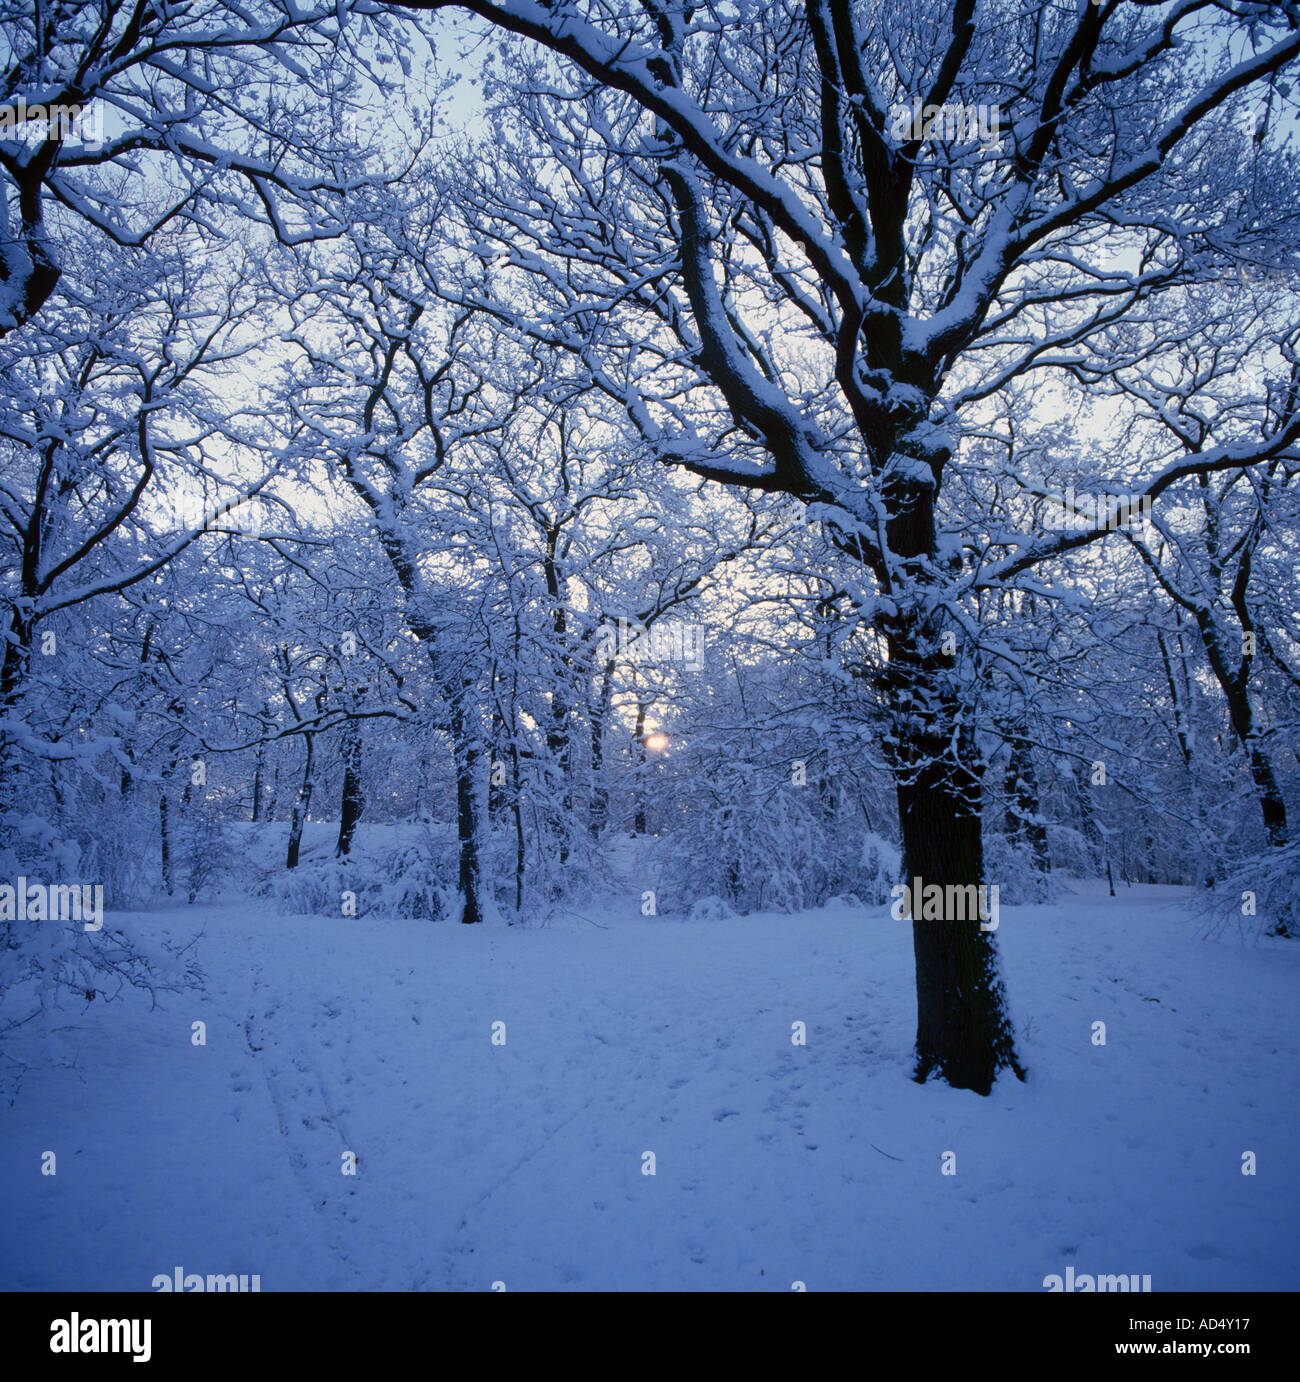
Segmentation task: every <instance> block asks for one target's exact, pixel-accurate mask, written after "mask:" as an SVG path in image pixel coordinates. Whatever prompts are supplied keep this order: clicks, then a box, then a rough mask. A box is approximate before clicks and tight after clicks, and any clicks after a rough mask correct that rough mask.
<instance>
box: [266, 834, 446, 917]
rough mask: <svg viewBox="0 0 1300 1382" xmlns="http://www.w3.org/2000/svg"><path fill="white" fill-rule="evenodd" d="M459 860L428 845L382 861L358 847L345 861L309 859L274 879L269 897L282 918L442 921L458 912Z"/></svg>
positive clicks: (396, 850) (394, 853)
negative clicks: (313, 917)
mask: <svg viewBox="0 0 1300 1382" xmlns="http://www.w3.org/2000/svg"><path fill="white" fill-rule="evenodd" d="M454 869H455V858H454V856H453V857H451V858H450V859H448V858H447V857H446V850H445V849H439V848H437V847H431V846H430V845H428V844H424V843H420V844H406V845H399V846H397V847H395V848H393V849H391V850H388V851H385V852H383V853H382V854H380V855H379V856H378V857H367V856H365V855H362V854H361V853H360V852H359V851H357V850H356V849H355V848H354V850H353V852H352V854H351V855H350V856H348V857H347V858H343V859H338V858H335V857H334V856H333V855H328V856H324V857H320V856H317V857H312V856H306V857H304V858H303V859H302V861H301V862H300V863H299V865H298V867H297V868H296V869H288V870H281V871H278V872H277V873H276V874H274V875H273V876H272V878H271V881H270V883H269V885H268V892H269V894H270V896H271V898H272V899H273V900H274V902H275V904H276V907H277V910H278V911H280V912H281V913H282V914H284V915H290V916H292V915H307V916H326V917H337V916H357V917H373V918H383V919H386V920H393V919H397V918H412V919H416V920H425V921H443V920H447V919H449V918H451V917H452V916H453V914H454V913H455V911H456V888H455V873H454Z"/></svg>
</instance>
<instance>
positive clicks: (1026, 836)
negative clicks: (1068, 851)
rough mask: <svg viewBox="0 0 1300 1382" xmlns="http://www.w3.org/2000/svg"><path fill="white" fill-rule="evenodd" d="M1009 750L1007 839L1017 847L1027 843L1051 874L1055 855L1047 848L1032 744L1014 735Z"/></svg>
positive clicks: (1038, 864) (1037, 863)
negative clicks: (1052, 856)
mask: <svg viewBox="0 0 1300 1382" xmlns="http://www.w3.org/2000/svg"><path fill="white" fill-rule="evenodd" d="M1007 747H1008V749H1009V757H1008V759H1007V772H1006V777H1005V778H1004V779H1003V789H1004V791H1005V792H1006V796H1007V837H1008V839H1010V840H1011V841H1013V842H1014V843H1016V844H1020V843H1024V844H1027V845H1028V846H1029V848H1030V850H1031V851H1032V852H1033V856H1034V865H1035V867H1036V868H1037V869H1038V871H1039V872H1040V873H1047V872H1049V871H1050V869H1051V856H1050V854H1049V852H1048V848H1047V827H1046V826H1045V825H1044V824H1043V820H1042V814H1041V812H1040V810H1039V798H1038V775H1037V773H1035V771H1034V758H1033V753H1032V751H1031V750H1030V747H1029V741H1028V740H1027V739H1025V738H1023V737H1021V736H1020V735H1012V737H1011V738H1010V740H1009V741H1008V745H1007Z"/></svg>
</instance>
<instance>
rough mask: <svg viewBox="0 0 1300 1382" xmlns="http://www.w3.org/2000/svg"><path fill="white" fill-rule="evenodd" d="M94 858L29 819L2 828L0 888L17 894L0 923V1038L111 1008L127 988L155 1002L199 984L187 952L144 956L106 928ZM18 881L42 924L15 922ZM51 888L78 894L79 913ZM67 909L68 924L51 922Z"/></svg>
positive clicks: (105, 903)
mask: <svg viewBox="0 0 1300 1382" xmlns="http://www.w3.org/2000/svg"><path fill="white" fill-rule="evenodd" d="M95 853H96V851H95V850H93V849H92V850H89V851H87V853H86V854H85V855H84V856H83V851H82V847H81V845H79V844H78V843H77V842H76V841H75V840H70V839H68V838H66V837H65V836H63V835H61V834H60V833H59V832H58V831H57V830H56V828H55V827H54V826H52V825H51V824H50V823H49V822H48V821H44V820H41V819H40V818H38V817H36V816H34V815H26V816H17V815H13V816H11V817H9V818H8V819H7V820H5V821H4V822H3V823H0V884H2V885H4V886H6V887H8V888H11V889H13V891H14V894H15V897H14V902H15V906H14V908H13V911H14V915H13V916H12V917H9V918H7V919H3V918H0V1034H3V1033H4V1032H5V1031H6V1030H7V1029H9V1028H12V1027H15V1026H19V1025H21V1024H23V1023H25V1022H27V1021H29V1020H31V1019H32V1018H33V1017H35V1016H38V1015H41V1014H44V1016H45V1018H46V1020H47V1021H50V1020H52V1019H53V1017H54V1015H55V1014H56V1013H58V1012H60V1011H66V1010H67V1009H68V1007H69V1006H70V1005H71V1006H73V1007H80V1006H82V1005H84V1004H85V1003H88V1002H93V1001H95V1000H96V999H101V1000H104V1001H111V1000H112V999H114V998H117V997H118V996H119V995H121V994H122V993H123V992H124V991H126V990H129V989H133V988H134V989H143V990H146V991H148V992H149V993H150V994H153V995H155V996H156V994H157V993H159V992H172V993H175V992H180V991H181V990H183V989H186V988H189V987H191V986H193V984H194V983H195V982H197V980H198V979H199V977H200V975H199V971H198V969H197V967H196V966H195V963H194V961H193V959H192V957H191V956H190V955H189V954H188V953H187V952H186V951H185V950H183V949H180V950H178V949H176V948H173V947H170V946H169V945H168V944H167V943H166V942H163V943H162V945H161V946H160V947H153V948H146V947H145V946H143V945H142V944H141V943H140V942H139V941H138V940H137V939H135V938H133V937H131V938H129V937H128V936H127V934H126V932H125V931H124V930H123V929H122V928H120V927H115V926H113V925H112V924H111V922H110V920H109V918H108V915H107V909H108V908H109V906H110V905H112V903H111V898H110V894H109V891H108V887H106V886H105V884H104V883H103V881H102V880H101V879H100V878H98V877H97V876H96V873H95V870H96V868H97V864H96V859H95ZM20 880H22V883H21V886H23V888H24V890H25V892H26V894H27V896H26V897H25V899H24V902H25V903H27V904H29V905H30V901H31V897H32V894H31V888H32V886H33V885H35V886H37V887H39V888H40V889H41V890H42V891H43V892H44V894H45V897H46V901H45V903H44V906H43V908H42V910H43V911H45V913H46V915H45V916H43V917H39V918H33V917H32V916H30V915H29V916H27V917H25V918H23V919H21V920H20V919H19V918H18V915H17V912H18V910H19V909H18V907H17V905H16V902H17V889H18V887H19V886H20ZM56 888H58V889H65V888H66V889H73V888H75V889H76V890H77V892H78V894H79V895H80V896H79V897H78V899H77V903H78V907H77V910H74V909H73V908H72V907H71V906H68V905H67V902H68V901H70V899H68V897H67V895H66V894H65V895H64V897H63V898H60V899H59V902H57V903H56V902H55V900H54V894H53V889H56ZM86 888H89V889H90V890H91V891H90V892H89V894H87V893H86V891H85V890H86ZM65 907H66V910H67V912H68V915H67V916H66V917H65V916H59V917H53V916H51V915H49V914H50V913H51V912H54V911H55V910H58V911H59V912H60V913H62V912H63V910H64V909H65ZM83 908H84V910H82V909H83ZM23 910H24V911H26V910H27V907H26V906H24V908H23ZM78 911H79V912H80V914H79V915H78ZM88 925H89V926H91V927H92V928H93V929H91V930H87V929H86V928H87V926H88Z"/></svg>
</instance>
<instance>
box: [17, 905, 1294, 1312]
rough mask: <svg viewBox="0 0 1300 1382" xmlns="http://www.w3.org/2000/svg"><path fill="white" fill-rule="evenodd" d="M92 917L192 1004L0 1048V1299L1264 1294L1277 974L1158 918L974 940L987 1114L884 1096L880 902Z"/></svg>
mask: <svg viewBox="0 0 1300 1382" xmlns="http://www.w3.org/2000/svg"><path fill="white" fill-rule="evenodd" d="M107 924H108V925H109V926H110V927H114V928H116V927H121V928H123V929H124V930H125V931H127V932H128V933H140V934H145V933H148V934H152V935H153V936H155V937H156V936H157V935H158V934H159V933H160V932H163V931H168V932H170V933H171V935H172V936H173V937H177V938H179V937H184V936H188V935H190V934H193V933H194V932H196V931H200V930H201V931H202V932H203V933H204V934H203V936H202V938H201V939H200V940H199V942H198V952H199V958H200V961H201V963H202V965H203V967H204V969H205V970H206V974H207V982H206V987H205V989H204V990H203V991H202V992H200V993H195V994H193V995H191V996H186V997H176V996H172V997H169V998H167V999H165V1000H164V1004H165V1006H163V1007H161V1008H159V1009H158V1010H156V1011H152V1012H151V1011H149V1010H148V1005H147V1001H143V1002H142V1001H140V1000H138V999H132V1000H129V1001H122V1002H118V1003H115V1004H112V1005H105V1004H103V1003H93V1004H90V1005H87V1007H86V1009H85V1011H84V1013H82V1014H80V1015H79V1016H77V1017H76V1019H75V1026H74V1027H72V1028H70V1029H68V1030H65V1031H64V1032H63V1033H62V1034H61V1036H60V1038H59V1040H60V1043H61V1045H62V1046H63V1048H64V1051H65V1052H71V1053H72V1055H73V1057H74V1058H75V1059H74V1063H68V1061H67V1059H66V1057H65V1058H64V1059H63V1060H61V1061H56V1060H55V1059H54V1058H53V1054H52V1053H51V1052H48V1051H47V1050H46V1049H45V1048H43V1047H37V1046H35V1045H34V1043H33V1042H31V1041H28V1043H27V1045H26V1047H21V1046H12V1047H11V1048H10V1049H11V1050H13V1051H16V1052H17V1053H18V1054H19V1055H21V1056H22V1058H23V1059H24V1060H26V1061H27V1062H28V1063H29V1065H30V1069H29V1071H28V1073H27V1075H26V1077H25V1078H24V1080H23V1082H22V1085H21V1087H20V1089H19V1092H18V1094H17V1097H16V1099H15V1100H14V1102H13V1103H12V1106H9V1107H3V1106H0V1165H3V1167H4V1170H5V1174H4V1175H3V1176H0V1225H3V1228H2V1229H0V1287H3V1288H5V1289H28V1288H50V1289H59V1290H63V1289H74V1288H79V1289H109V1288H113V1289H128V1290H130V1289H140V1290H148V1289H150V1285H151V1282H152V1280H153V1278H154V1277H155V1276H156V1275H158V1274H160V1273H167V1274H170V1273H171V1272H172V1271H173V1270H174V1268H175V1267H176V1266H178V1265H179V1266H182V1267H184V1269H185V1270H186V1272H198V1273H201V1274H206V1273H227V1272H230V1273H247V1274H253V1273H256V1274H258V1275H260V1277H261V1283H262V1289H263V1290H264V1291H270V1290H283V1289H294V1288H299V1289H301V1288H307V1289H320V1290H333V1289H358V1288H363V1289H396V1290H410V1289H417V1290H437V1289H444V1288H451V1289H467V1290H487V1289H490V1288H491V1287H492V1284H493V1283H494V1282H504V1283H505V1285H506V1287H507V1288H508V1289H510V1290H531V1289H550V1290H554V1289H611V1290H612V1289H628V1288H640V1289H688V1290H699V1289H704V1290H709V1289H739V1290H762V1289H773V1290H789V1289H790V1287H791V1284H792V1283H794V1282H796V1281H800V1282H804V1283H805V1284H806V1286H807V1289H809V1290H844V1289H855V1290H862V1289H867V1290H870V1289H885V1290H901V1289H919V1290H948V1289H954V1288H962V1289H993V1290H1012V1291H1019V1290H1030V1291H1041V1290H1042V1281H1043V1277H1044V1276H1045V1275H1047V1274H1049V1273H1059V1274H1063V1273H1064V1271H1065V1269H1066V1267H1067V1266H1070V1265H1073V1266H1074V1267H1075V1270H1076V1272H1081V1273H1082V1272H1087V1273H1143V1274H1148V1273H1149V1274H1150V1276H1151V1278H1152V1287H1153V1289H1154V1290H1156V1291H1162V1290H1192V1289H1216V1290H1217V1289H1266V1288H1267V1289H1293V1288H1294V1287H1295V1286H1296V1285H1297V1278H1298V1275H1300V1273H1298V1272H1297V1266H1298V1265H1300V1234H1298V1233H1297V1227H1298V1226H1300V1225H1298V1224H1297V1213H1296V1205H1297V1195H1296V1190H1295V1178H1294V1172H1293V1170H1292V1169H1290V1167H1291V1161H1290V1158H1291V1157H1292V1156H1293V1154H1294V1149H1295V1147H1296V1146H1297V1144H1300V1109H1298V1106H1297V1105H1298V1101H1297V1099H1296V1097H1295V1095H1296V1075H1295V1070H1296V1061H1295V1053H1296V1029H1297V1023H1298V1020H1300V1019H1298V1018H1297V1005H1296V1001H1295V995H1296V979H1297V967H1298V966H1300V945H1296V944H1295V943H1287V942H1281V941H1269V942H1259V943H1256V942H1253V941H1242V940H1241V939H1240V938H1238V937H1236V936H1230V937H1223V938H1221V939H1218V940H1207V939H1205V938H1203V936H1202V935H1201V934H1200V929H1199V928H1198V926H1197V925H1196V924H1195V923H1192V922H1190V921H1189V920H1188V913H1187V906H1186V899H1185V895H1184V894H1182V893H1181V892H1180V891H1179V890H1176V889H1156V888H1132V889H1125V888H1121V896H1120V897H1119V898H1117V899H1114V900H1112V899H1110V898H1109V897H1107V896H1106V895H1105V891H1104V889H1099V890H1092V891H1090V893H1089V895H1087V896H1078V897H1075V898H1072V899H1071V900H1070V901H1069V902H1068V903H1066V904H1064V905H1055V906H1044V907H1032V908H1013V907H1007V906H1003V907H1002V909H1001V928H1000V931H999V936H1000V939H1001V948H1002V954H1003V962H1004V969H1005V974H1006V979H1007V984H1008V988H1009V991H1010V995H1011V999H1012V1005H1013V1009H1014V1012H1015V1016H1016V1020H1017V1023H1018V1027H1019V1032H1020V1044H1021V1051H1022V1055H1023V1056H1024V1057H1025V1059H1026V1060H1027V1062H1028V1064H1029V1067H1030V1076H1031V1078H1030V1081H1029V1083H1027V1084H1024V1085H1020V1084H1017V1083H1016V1082H1014V1081H1010V1082H1003V1083H1002V1084H1001V1085H999V1087H998V1088H997V1089H996V1090H995V1092H994V1094H993V1095H992V1096H991V1097H990V1098H987V1099H984V1098H980V1097H978V1096H976V1095H973V1094H970V1093H964V1092H956V1091H953V1090H950V1089H948V1088H946V1087H944V1086H940V1085H930V1086H924V1087H922V1086H917V1085H916V1084H914V1083H912V1082H911V1081H910V1080H909V1079H908V1064H907V1058H908V1048H909V1045H910V1041H911V1037H912V1030H913V1019H914V1009H913V1001H914V1000H913V996H912V956H911V941H910V933H909V928H908V925H907V924H906V923H900V922H893V921H890V920H889V919H888V912H887V909H886V908H879V909H874V910H872V911H871V912H869V913H865V914H864V913H863V912H862V911H860V910H859V911H854V910H852V909H850V908H848V907H845V906H835V907H830V908H827V909H825V910H823V911H818V912H812V913H807V914H804V915H800V916H795V917H784V916H754V917H746V918H740V919H734V920H727V921H708V922H690V923H687V922H685V921H682V920H674V919H669V918H645V917H642V916H640V915H639V905H638V903H637V901H636V900H635V899H634V898H633V897H632V896H630V895H629V896H628V897H625V898H617V899H613V900H611V901H610V902H609V903H608V905H606V906H602V907H594V908H592V909H590V911H589V912H588V915H587V918H586V919H577V918H575V919H574V920H573V921H572V922H571V923H569V924H566V925H564V926H557V925H552V926H549V927H546V928H540V927H535V928H527V927H512V928H506V927H497V926H492V927H477V928H471V927H460V926H454V925H446V924H444V925H433V924H430V923H427V922H413V921H408V922H377V921H367V920H365V919H362V920H354V919H346V918H344V919H335V920H324V919H321V918H283V917H276V916H271V915H267V914H266V913H265V912H262V911H259V910H258V909H256V908H254V907H251V906H209V907H203V906H199V907H193V908H185V907H181V908H176V909H173V910H171V911H168V912H165V913H164V912H142V913H118V914H116V915H110V917H109V918H108V922H107ZM196 1020H201V1021H203V1022H205V1023H206V1024H207V1045H206V1046H201V1047H199V1046H194V1045H192V1044H191V1023H193V1022H194V1021H196ZM1097 1020H1101V1021H1104V1022H1105V1023H1106V1026H1107V1044H1106V1045H1105V1046H1100V1047H1099V1046H1095V1045H1093V1044H1092V1023H1093V1022H1094V1021H1097ZM494 1022H504V1023H505V1024H506V1028H505V1031H506V1044H505V1045H504V1046H500V1045H493V1044H492V1041H491V1034H492V1024H493V1023H494ZM795 1022H804V1023H806V1024H807V1045H806V1046H802V1047H800V1046H795V1045H793V1044H792V1042H791V1033H792V1025H791V1024H792V1023H795ZM46 1150H54V1151H55V1152H56V1153H57V1157H58V1162H57V1175H55V1176H52V1177H51V1176H42V1175H41V1174H40V1161H41V1156H42V1153H43V1152H44V1151H46ZM345 1151H352V1152H355V1153H356V1155H357V1157H358V1174H357V1175H356V1176H355V1177H349V1176H344V1175H343V1174H342V1173H341V1157H342V1154H343V1153H344V1152H345ZM647 1151H649V1152H653V1153H654V1157H655V1162H656V1166H655V1170H656V1174H654V1175H653V1176H650V1175H644V1174H643V1173H642V1168H643V1165H644V1161H643V1153H645V1152H647ZM947 1151H952V1152H955V1154H956V1170H957V1173H956V1175H952V1176H945V1175H942V1174H941V1160H942V1157H943V1154H944V1153H945V1152H947ZM1245 1151H1253V1152H1254V1153H1255V1155H1256V1158H1257V1162H1258V1173H1257V1174H1256V1175H1255V1176H1244V1175H1242V1173H1241V1165H1242V1153H1243V1152H1245Z"/></svg>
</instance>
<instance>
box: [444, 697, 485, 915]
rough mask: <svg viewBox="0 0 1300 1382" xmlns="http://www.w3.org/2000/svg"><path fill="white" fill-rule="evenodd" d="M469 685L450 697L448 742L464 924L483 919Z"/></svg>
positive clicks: (475, 743) (475, 744)
mask: <svg viewBox="0 0 1300 1382" xmlns="http://www.w3.org/2000/svg"><path fill="white" fill-rule="evenodd" d="M468 690H469V688H467V687H460V688H459V689H457V690H456V691H455V692H453V694H452V695H451V697H450V707H451V733H452V744H453V749H454V752H455V755H456V843H457V850H458V854H459V859H458V878H459V887H460V894H461V897H462V899H463V901H464V906H465V910H464V911H463V913H462V914H461V918H460V919H461V921H462V922H464V923H465V924H466V925H467V926H471V925H474V924H475V923H477V922H480V921H482V920H483V917H484V906H483V874H482V868H481V865H480V860H479V847H478V843H479V822H478V782H477V772H478V760H479V756H480V755H479V745H478V741H477V739H476V737H475V736H474V734H473V733H472V727H471V725H470V718H469V716H468V714H467V713H466V708H465V698H466V696H467V695H468Z"/></svg>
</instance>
